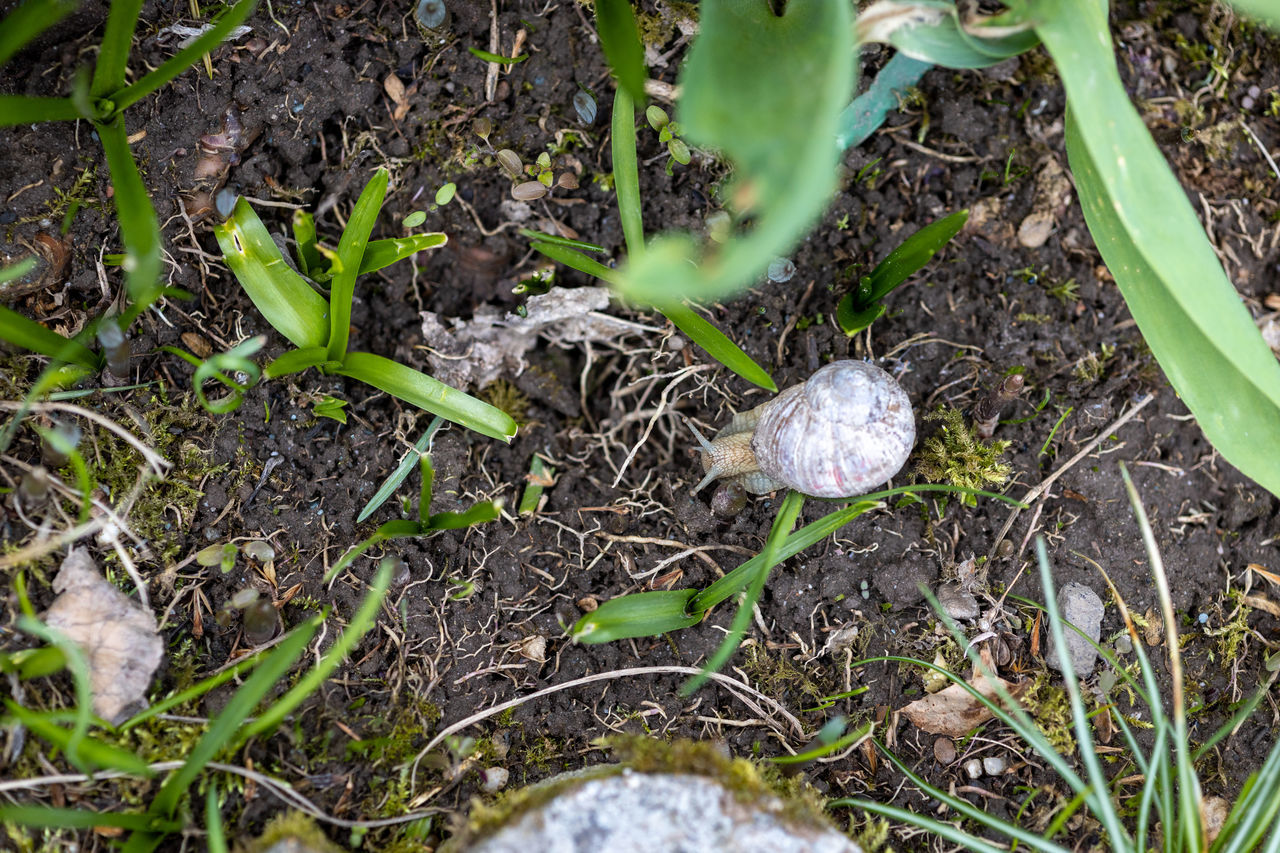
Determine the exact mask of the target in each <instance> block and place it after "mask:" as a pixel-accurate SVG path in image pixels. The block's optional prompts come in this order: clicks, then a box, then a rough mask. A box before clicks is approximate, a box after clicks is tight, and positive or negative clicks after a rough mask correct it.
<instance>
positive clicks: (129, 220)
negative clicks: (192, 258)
mask: <svg viewBox="0 0 1280 853" xmlns="http://www.w3.org/2000/svg"><path fill="white" fill-rule="evenodd" d="M111 12H112V15H113V16H114V14H115V6H114V5H113V6H112V7H111ZM108 27H110V19H109V20H108ZM94 127H95V128H96V129H97V131H98V138H99V139H101V140H102V153H103V154H105V155H106V158H107V166H108V168H110V170H111V186H112V187H113V188H114V189H115V197H114V201H115V205H116V218H117V219H119V220H120V236H121V237H122V238H123V239H124V249H125V256H124V263H123V264H122V266H123V267H124V276H125V282H126V285H127V287H128V291H129V298H130V299H131V300H133V304H132V305H130V306H129V307H128V308H127V309H126V310H125V311H124V312H123V313H122V314H121V316H120V327H121V328H122V329H123V328H128V327H129V326H130V325H132V323H133V321H134V319H136V318H137V316H138V315H139V314H140V313H142V312H143V311H145V310H146V309H147V307H148V306H149V305H151V303H152V302H154V301H155V300H156V299H157V298H159V296H160V290H161V287H162V284H161V282H160V263H161V259H160V223H159V222H158V221H157V220H156V211H155V208H153V207H152V206H151V197H150V196H148V195H147V188H146V186H144V185H143V183H142V176H141V175H139V174H138V164H137V163H135V162H134V160H133V152H132V151H131V150H129V140H128V139H127V138H126V134H125V127H124V119H123V118H121V117H116V118H114V119H112V120H111V121H106V122H96V123H95V124H94Z"/></svg>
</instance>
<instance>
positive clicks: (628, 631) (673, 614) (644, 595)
mask: <svg viewBox="0 0 1280 853" xmlns="http://www.w3.org/2000/svg"><path fill="white" fill-rule="evenodd" d="M696 594H697V590H693V589H674V590H665V589H662V590H657V591H655V592H637V593H633V594H631V595H620V596H618V597H617V598H611V599H609V600H608V601H605V602H603V603H601V605H600V606H599V607H597V608H596V609H595V610H593V611H591V612H590V613H588V614H586V615H585V616H583V617H582V618H581V619H579V620H578V621H577V622H575V623H574V625H573V629H572V630H571V631H570V632H569V634H570V637H571V638H572V639H573V641H574V642H576V643H587V644H595V643H612V642H613V641H614V640H627V639H630V638H632V637H652V636H654V635H656V634H665V633H667V632H668V631H679V630H680V629H681V628H688V627H690V626H692V625H697V624H698V623H699V622H700V621H702V611H697V612H694V613H693V614H692V615H690V611H689V610H688V609H687V608H688V606H689V602H691V601H692V600H693V597H694V595H696Z"/></svg>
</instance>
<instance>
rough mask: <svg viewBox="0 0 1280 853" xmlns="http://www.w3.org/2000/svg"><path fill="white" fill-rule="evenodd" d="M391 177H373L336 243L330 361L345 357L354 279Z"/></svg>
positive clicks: (383, 171)
mask: <svg viewBox="0 0 1280 853" xmlns="http://www.w3.org/2000/svg"><path fill="white" fill-rule="evenodd" d="M389 180H390V174H389V173H388V172H387V170H386V169H383V168H380V169H378V171H376V172H374V173H373V177H372V178H370V179H369V183H367V184H365V187H364V189H363V190H362V191H361V193H360V198H359V199H357V200H356V206H355V208H354V209H353V210H352V211H351V218H350V219H349V220H347V227H346V228H345V229H343V232H342V239H340V240H339V241H338V259H339V260H340V261H341V262H342V269H341V270H340V271H338V272H337V273H336V274H335V275H334V277H333V280H332V281H331V282H330V284H329V344H328V346H329V359H330V360H331V361H342V360H343V357H344V356H345V355H346V354H347V338H348V337H349V335H350V334H351V300H352V298H353V297H354V296H355V289H356V276H357V275H358V274H359V271H360V261H361V259H362V258H363V257H364V250H365V247H366V246H367V245H368V243H369V235H370V234H372V233H373V226H374V224H375V223H376V222H377V221H378V211H379V210H381V209H382V201H383V199H385V198H386V196H387V182H388V181H389Z"/></svg>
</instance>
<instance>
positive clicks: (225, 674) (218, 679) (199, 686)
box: [120, 649, 270, 732]
mask: <svg viewBox="0 0 1280 853" xmlns="http://www.w3.org/2000/svg"><path fill="white" fill-rule="evenodd" d="M269 652H270V650H269V649H264V650H262V651H260V652H255V653H254V654H251V655H249V656H247V657H245V658H243V659H241V660H238V661H236V662H235V664H233V665H232V666H230V667H227V668H226V669H224V670H223V671H222V672H218V673H215V674H213V675H211V676H209V677H208V678H205V679H201V680H200V681H198V682H196V683H195V684H193V685H191V686H190V687H188V688H187V689H186V690H181V691H179V692H177V693H175V694H173V695H172V696H169V697H167V698H165V699H161V700H160V701H159V702H156V703H155V704H154V705H152V706H151V707H149V708H146V709H145V710H143V711H140V712H139V713H137V714H135V715H134V716H132V717H130V718H129V719H128V720H126V721H125V722H123V723H121V725H120V731H121V732H127V731H129V729H131V728H133V727H134V726H137V725H139V724H141V723H144V722H146V721H147V720H149V719H151V718H152V717H154V716H155V715H157V714H163V713H165V712H166V711H168V710H169V709H170V708H176V707H178V706H180V705H185V704H186V703H187V702H191V701H193V700H195V699H199V698H200V697H201V696H204V695H205V694H206V693H208V692H209V691H211V690H213V689H214V688H215V687H217V686H218V685H220V684H225V683H226V682H228V681H230V680H231V679H233V678H236V677H237V676H239V675H240V673H242V672H244V671H246V670H249V669H252V668H253V667H255V666H257V665H258V664H259V663H260V662H261V661H262V660H263V658H265V657H266V656H267V654H268V653H269Z"/></svg>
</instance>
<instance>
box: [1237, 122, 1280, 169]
mask: <svg viewBox="0 0 1280 853" xmlns="http://www.w3.org/2000/svg"><path fill="white" fill-rule="evenodd" d="M1240 126H1241V127H1243V128H1244V131H1245V133H1247V134H1249V138H1250V139H1252V140H1253V144H1254V145H1256V146H1258V150H1259V151H1261V152H1262V156H1263V157H1265V158H1267V165H1268V166H1270V167H1271V174H1273V175H1275V176H1276V180H1278V181H1280V168H1278V167H1277V166H1276V161H1275V160H1273V159H1271V153H1270V152H1269V151H1267V146H1265V145H1263V144H1262V140H1261V139H1259V138H1258V134H1256V133H1254V132H1253V128H1251V127H1249V123H1248V122H1246V121H1245V120H1244V119H1241V120H1240Z"/></svg>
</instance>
